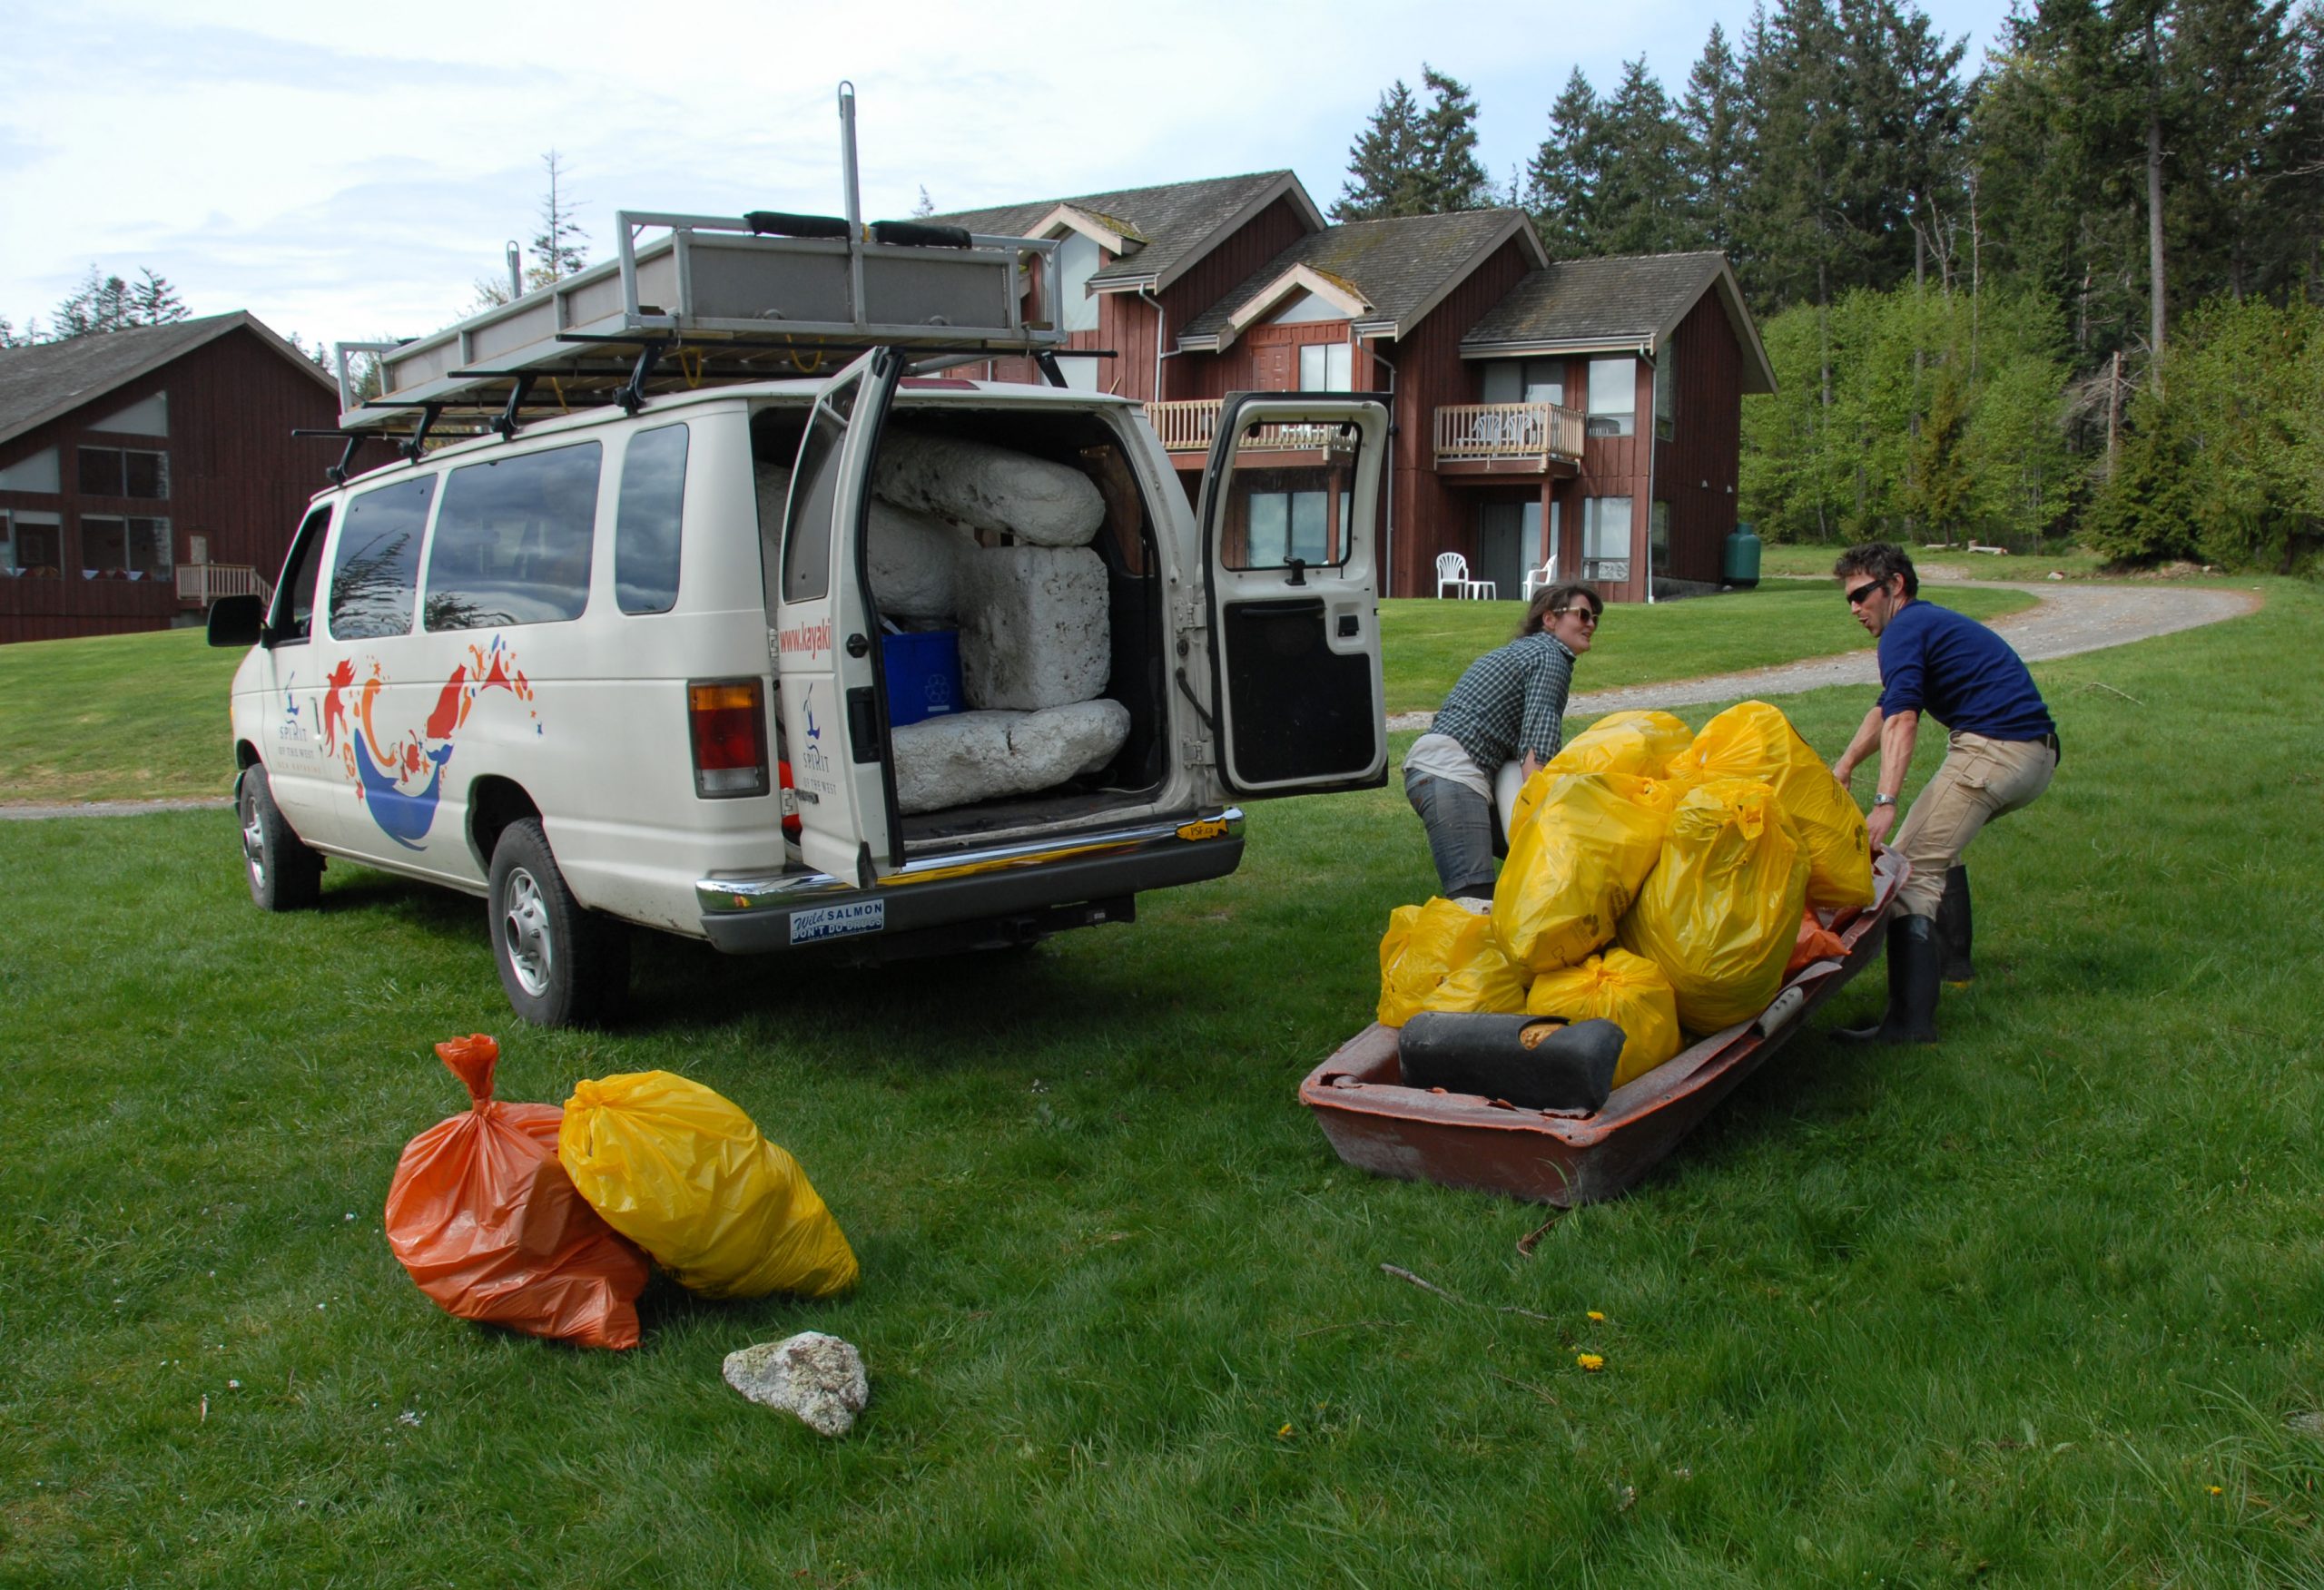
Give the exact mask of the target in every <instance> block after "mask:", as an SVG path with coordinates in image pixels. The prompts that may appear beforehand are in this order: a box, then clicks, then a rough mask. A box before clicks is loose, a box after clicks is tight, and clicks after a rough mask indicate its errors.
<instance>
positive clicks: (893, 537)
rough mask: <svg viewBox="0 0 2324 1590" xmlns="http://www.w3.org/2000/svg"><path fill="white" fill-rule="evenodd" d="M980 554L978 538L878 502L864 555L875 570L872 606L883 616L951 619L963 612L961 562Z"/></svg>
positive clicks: (894, 506) (956, 528)
mask: <svg viewBox="0 0 2324 1590" xmlns="http://www.w3.org/2000/svg"><path fill="white" fill-rule="evenodd" d="M977 550H978V548H977V544H976V538H975V537H974V536H972V535H970V534H969V533H968V532H967V531H965V530H962V529H960V527H959V526H957V525H948V524H946V523H945V522H944V521H943V520H941V519H938V518H934V517H931V515H926V514H916V513H913V512H912V511H911V509H910V508H900V507H897V506H896V505H894V504H893V503H883V502H881V500H880V499H879V498H877V497H873V498H872V515H871V525H870V528H869V529H868V530H867V531H866V533H865V548H864V551H865V555H866V557H867V559H868V560H869V562H870V564H871V567H872V601H874V602H875V603H877V604H879V607H880V611H881V613H885V614H888V615H890V616H891V617H895V618H941V619H947V620H949V619H950V618H951V616H952V614H953V613H955V612H957V611H958V597H957V596H956V594H955V591H956V587H957V585H958V583H959V568H960V559H962V558H963V557H966V556H968V555H970V554H972V553H974V552H976V551H977Z"/></svg>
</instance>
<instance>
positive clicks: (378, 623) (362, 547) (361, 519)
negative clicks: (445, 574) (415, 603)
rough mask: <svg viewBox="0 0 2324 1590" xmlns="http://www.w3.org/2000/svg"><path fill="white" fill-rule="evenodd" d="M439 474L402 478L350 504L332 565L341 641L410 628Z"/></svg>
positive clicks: (334, 616) (335, 632) (333, 615)
mask: <svg viewBox="0 0 2324 1590" xmlns="http://www.w3.org/2000/svg"><path fill="white" fill-rule="evenodd" d="M435 497H436V477H435V476H432V475H424V476H420V477H419V479H418V480H402V481H398V482H397V483H396V484H395V485H393V486H381V487H379V489H378V490H377V491H367V492H365V493H364V494H363V495H362V496H359V497H357V498H355V499H354V500H353V501H351V502H350V503H349V504H348V505H347V517H346V519H345V520H344V521H342V522H341V524H340V531H339V551H338V554H337V555H336V556H334V557H333V558H332V560H331V566H330V633H331V638H332V639H334V640H340V641H369V640H377V639H379V637H381V636H383V635H408V634H409V633H411V596H412V592H413V591H414V590H415V589H416V588H417V587H418V585H419V538H420V536H421V535H422V534H424V533H425V532H426V530H427V528H428V504H429V503H431V502H433V501H434V500H435Z"/></svg>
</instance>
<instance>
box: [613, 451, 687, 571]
mask: <svg viewBox="0 0 2324 1590" xmlns="http://www.w3.org/2000/svg"><path fill="white" fill-rule="evenodd" d="M685 500H686V427H684V426H682V425H665V426H663V427H661V428H660V429H658V430H650V431H641V432H640V433H638V434H637V435H636V436H635V437H632V438H630V444H629V451H628V452H627V453H625V455H623V457H622V466H621V502H620V505H619V507H618V508H617V509H616V510H615V518H614V593H615V596H616V597H618V598H619V600H620V603H621V610H622V611H623V612H624V613H667V612H669V611H670V609H671V608H672V607H673V606H675V604H676V603H677V600H678V550H679V534H680V529H681V527H682V525H683V523H684V508H685Z"/></svg>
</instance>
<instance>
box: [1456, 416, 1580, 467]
mask: <svg viewBox="0 0 2324 1590" xmlns="http://www.w3.org/2000/svg"><path fill="white" fill-rule="evenodd" d="M1583 429H1584V425H1583V419H1582V416H1581V412H1580V411H1579V410H1578V409H1572V408H1560V407H1557V406H1556V405H1555V404H1553V403H1448V404H1445V405H1443V407H1439V408H1438V409H1437V411H1436V468H1437V472H1438V473H1439V474H1441V475H1546V474H1548V473H1550V472H1551V470H1552V469H1557V470H1559V471H1560V472H1561V473H1563V472H1564V471H1565V470H1568V469H1571V468H1575V467H1578V466H1580V465H1581V439H1582V434H1583Z"/></svg>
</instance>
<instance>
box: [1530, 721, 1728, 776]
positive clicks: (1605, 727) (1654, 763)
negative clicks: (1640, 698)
mask: <svg viewBox="0 0 2324 1590" xmlns="http://www.w3.org/2000/svg"><path fill="white" fill-rule="evenodd" d="M1694 738H1695V731H1693V730H1691V729H1689V728H1688V727H1687V725H1686V723H1685V722H1684V721H1682V720H1680V719H1679V718H1676V717H1674V716H1672V715H1671V714H1670V713H1669V712H1609V713H1608V714H1607V715H1606V716H1604V717H1602V718H1600V719H1599V720H1598V721H1596V722H1595V723H1592V724H1591V725H1590V727H1589V728H1587V729H1585V730H1583V731H1581V733H1579V734H1577V735H1575V736H1574V737H1573V738H1572V739H1571V740H1569V741H1566V742H1565V745H1564V748H1563V749H1561V751H1559V752H1558V753H1557V755H1555V756H1553V757H1551V759H1550V762H1549V768H1550V771H1551V772H1553V773H1629V774H1631V775H1632V776H1634V777H1638V778H1659V777H1660V776H1661V774H1662V772H1663V770H1665V769H1667V768H1668V767H1669V765H1670V763H1671V762H1672V761H1675V760H1676V759H1677V758H1679V757H1681V756H1683V755H1685V754H1686V751H1687V747H1688V746H1689V745H1690V744H1692V743H1693V741H1694Z"/></svg>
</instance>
